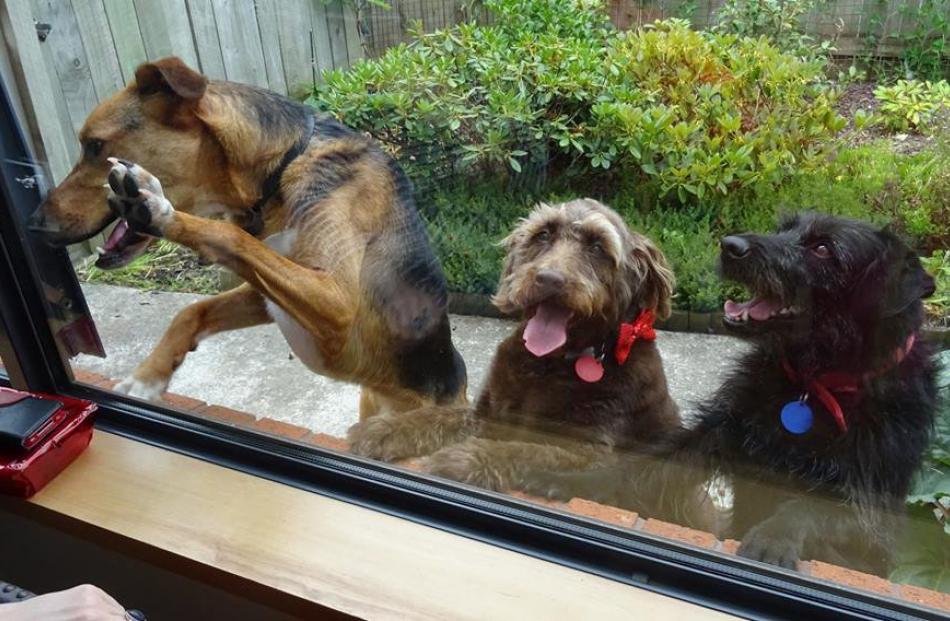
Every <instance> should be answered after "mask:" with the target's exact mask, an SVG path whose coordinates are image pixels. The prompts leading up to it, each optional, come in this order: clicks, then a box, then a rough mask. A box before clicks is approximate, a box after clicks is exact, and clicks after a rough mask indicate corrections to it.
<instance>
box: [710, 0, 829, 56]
mask: <svg viewBox="0 0 950 621" xmlns="http://www.w3.org/2000/svg"><path fill="white" fill-rule="evenodd" d="M823 4H825V0H725V2H723V3H722V6H721V7H720V8H719V11H718V12H717V13H716V23H715V25H714V26H713V30H714V31H716V32H721V33H730V34H735V35H740V36H744V37H768V38H769V39H770V40H771V41H772V42H774V43H775V45H777V46H778V47H779V48H780V49H782V50H783V51H786V52H789V53H791V54H795V55H796V56H800V57H802V58H809V59H815V58H825V57H826V56H827V55H828V53H829V52H833V51H834V48H833V47H832V42H831V41H827V40H825V41H821V42H818V41H816V40H815V39H814V38H812V37H810V36H808V35H806V34H804V32H803V30H802V22H803V20H804V19H805V17H806V16H807V15H808V14H809V13H810V12H811V11H813V10H814V9H815V8H817V7H820V6H821V5H823Z"/></svg>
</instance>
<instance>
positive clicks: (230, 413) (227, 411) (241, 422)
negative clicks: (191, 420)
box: [194, 405, 257, 427]
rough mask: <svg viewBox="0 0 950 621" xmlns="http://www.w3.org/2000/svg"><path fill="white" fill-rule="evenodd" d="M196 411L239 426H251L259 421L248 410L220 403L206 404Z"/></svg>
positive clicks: (201, 414)
mask: <svg viewBox="0 0 950 621" xmlns="http://www.w3.org/2000/svg"><path fill="white" fill-rule="evenodd" d="M194 413H195V414H197V415H198V416H204V417H206V418H216V419H218V420H220V421H222V422H225V423H228V424H230V425H237V426H239V427H251V426H253V425H254V423H256V422H257V419H256V418H255V417H254V416H251V415H250V414H248V413H247V412H240V411H238V410H232V409H231V408H226V407H223V406H220V405H205V406H203V407H199V408H198V409H196V410H194Z"/></svg>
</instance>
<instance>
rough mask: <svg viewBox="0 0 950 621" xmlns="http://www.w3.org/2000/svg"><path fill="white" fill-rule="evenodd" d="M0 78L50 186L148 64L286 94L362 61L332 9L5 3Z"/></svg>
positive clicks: (274, 1)
mask: <svg viewBox="0 0 950 621" xmlns="http://www.w3.org/2000/svg"><path fill="white" fill-rule="evenodd" d="M0 5H2V7H0V31H2V35H3V42H4V44H5V45H4V46H3V49H2V50H0V71H2V73H3V77H4V78H5V82H6V83H7V84H8V85H13V87H14V90H15V93H14V95H15V97H14V98H15V99H16V100H17V105H18V108H19V112H20V114H22V115H23V117H24V119H25V120H26V121H27V125H28V127H29V128H30V130H31V133H32V137H33V141H32V142H33V145H34V147H35V149H36V151H37V156H38V157H39V158H41V159H44V160H45V161H46V162H47V164H48V168H49V172H50V173H51V175H52V178H53V181H54V182H58V181H60V180H61V179H63V178H64V177H65V175H66V174H67V173H68V171H69V169H70V168H71V166H72V163H73V162H74V161H75V159H76V157H78V154H79V142H78V140H76V135H77V133H78V131H79V128H80V127H82V124H83V122H84V121H85V119H86V116H87V115H88V114H89V112H90V111H91V110H92V109H93V108H94V107H95V106H96V104H98V103H99V102H100V101H102V100H103V99H105V98H107V97H108V96H109V95H111V94H112V93H114V92H115V91H116V90H118V89H120V88H121V87H122V86H123V85H124V84H126V83H127V82H129V81H130V80H131V79H132V78H133V75H134V72H135V68H136V67H137V66H138V65H139V64H140V63H142V62H144V61H145V60H148V59H156V58H161V57H163V56H168V55H172V54H174V55H176V56H180V57H181V58H182V59H183V60H184V61H185V62H186V63H188V64H189V65H191V66H193V67H196V68H198V69H200V70H201V71H202V72H203V73H204V74H206V75H207V76H209V77H211V78H218V79H228V80H236V81H239V82H246V83H250V84H256V85H258V86H262V87H264V88H269V89H271V90H274V91H277V92H279V93H289V92H292V91H294V90H295V89H298V88H300V87H301V86H304V85H306V84H308V83H311V82H313V81H314V80H315V79H316V78H317V77H318V76H319V74H320V72H322V71H323V70H325V69H331V68H334V67H347V66H349V65H350V64H351V63H352V62H354V61H355V60H356V59H358V58H360V57H362V56H363V49H362V45H361V37H360V35H359V33H358V32H357V20H356V14H355V12H354V11H353V9H352V8H351V6H352V5H351V4H350V3H346V4H344V3H343V2H341V1H340V0H335V1H327V0H4V1H3V2H0Z"/></svg>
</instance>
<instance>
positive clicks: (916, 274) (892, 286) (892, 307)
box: [878, 230, 936, 317]
mask: <svg viewBox="0 0 950 621" xmlns="http://www.w3.org/2000/svg"><path fill="white" fill-rule="evenodd" d="M878 235H879V236H880V237H881V238H882V239H883V240H884V243H885V244H886V247H887V253H886V262H885V265H886V268H885V272H886V273H885V275H884V299H883V306H882V314H883V316H885V317H892V316H894V315H899V314H900V313H902V312H904V311H905V310H906V309H907V307H909V306H910V305H911V304H914V303H915V302H917V301H918V300H921V299H924V298H929V297H930V296H932V295H933V294H934V291H935V289H936V284H935V283H934V279H933V277H932V276H931V275H930V274H928V273H927V270H925V269H924V266H923V265H922V264H921V262H920V257H918V256H917V253H916V252H914V251H913V250H911V249H910V248H908V247H907V245H906V244H904V242H903V241H901V240H900V238H899V237H897V235H895V234H894V233H892V232H891V231H889V230H882V231H880V232H879V233H878Z"/></svg>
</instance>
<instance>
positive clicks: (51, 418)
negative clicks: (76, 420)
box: [0, 397, 66, 450]
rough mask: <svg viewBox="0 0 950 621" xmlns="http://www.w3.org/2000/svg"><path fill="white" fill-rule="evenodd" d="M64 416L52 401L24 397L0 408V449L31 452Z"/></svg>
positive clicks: (57, 403)
mask: <svg viewBox="0 0 950 621" xmlns="http://www.w3.org/2000/svg"><path fill="white" fill-rule="evenodd" d="M65 416H66V411H65V410H63V404H62V403H60V402H59V401H55V400H53V399H40V398H38V397H24V398H23V399H19V400H17V401H13V402H11V403H5V404H0V449H18V450H29V449H31V448H33V447H34V446H36V445H37V444H38V443H39V442H40V441H41V440H42V439H43V438H45V437H46V436H47V435H49V433H50V432H51V431H53V430H54V429H55V428H56V426H57V425H58V424H59V422H61V421H62V420H63V418H64V417H65Z"/></svg>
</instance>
